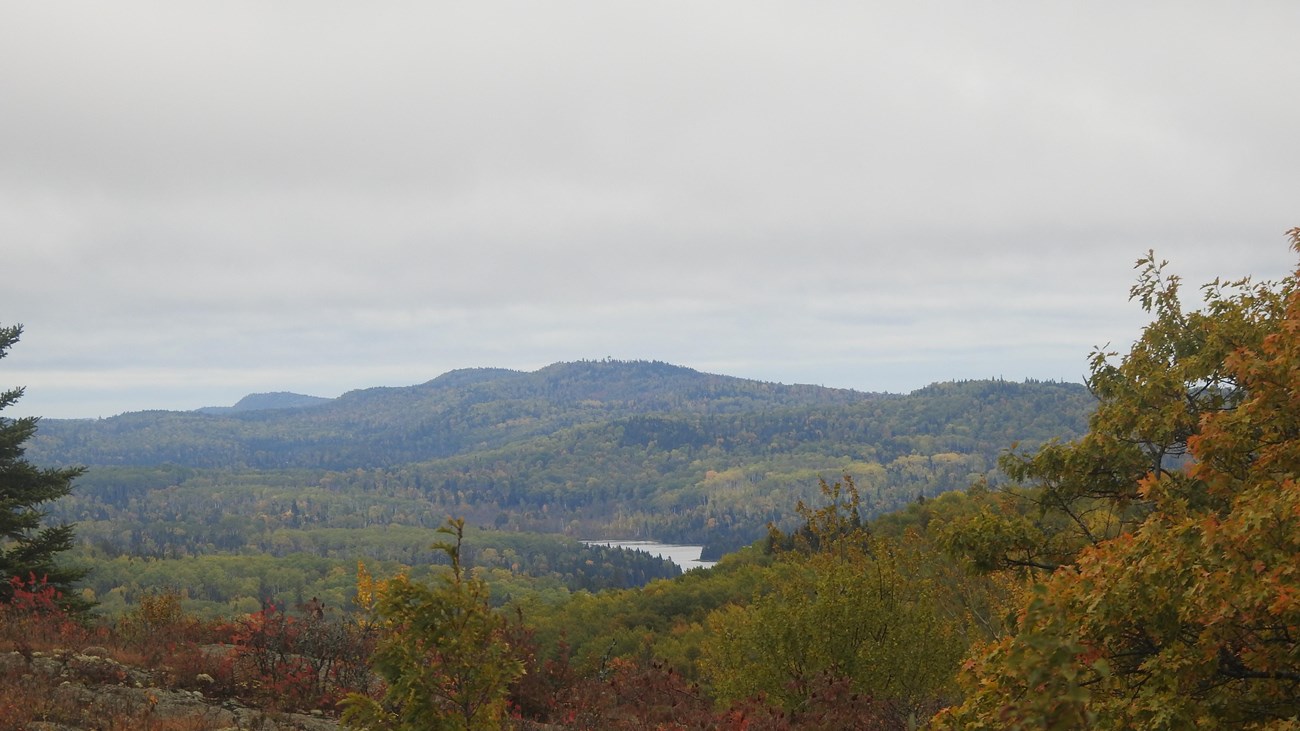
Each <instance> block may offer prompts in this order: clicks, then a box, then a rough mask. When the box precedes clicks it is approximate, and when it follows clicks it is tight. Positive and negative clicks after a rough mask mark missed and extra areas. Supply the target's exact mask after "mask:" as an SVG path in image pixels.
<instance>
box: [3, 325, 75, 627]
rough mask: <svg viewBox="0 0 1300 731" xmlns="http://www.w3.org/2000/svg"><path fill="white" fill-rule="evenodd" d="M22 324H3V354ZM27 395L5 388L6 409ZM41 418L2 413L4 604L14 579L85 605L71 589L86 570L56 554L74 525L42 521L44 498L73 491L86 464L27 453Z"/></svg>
mask: <svg viewBox="0 0 1300 731" xmlns="http://www.w3.org/2000/svg"><path fill="white" fill-rule="evenodd" d="M22 331H23V329H22V326H21V325H13V326H9V327H0V358H4V356H5V354H6V353H7V352H8V350H9V348H11V347H12V346H13V344H14V343H16V342H18V338H19V336H20V335H22ZM22 395H23V389H22V388H12V389H9V390H7V391H0V411H3V410H4V409H6V408H8V407H10V406H12V405H13V404H14V403H15V402H17V401H18V399H19V398H21V397H22ZM37 421H38V419H37V417H34V416H27V417H22V418H17V419H10V418H6V417H0V603H8V602H9V601H10V600H11V599H12V598H13V589H14V586H13V583H12V582H13V580H14V579H15V578H16V579H17V580H18V581H20V582H25V583H26V582H33V583H44V584H47V585H50V586H53V587H55V589H57V590H58V591H59V592H60V594H61V595H62V597H63V598H62V600H61V603H62V604H64V605H65V606H69V607H74V608H85V606H84V603H83V602H81V601H79V600H78V599H77V598H75V597H74V596H73V595H72V594H71V592H70V589H71V587H72V583H73V582H75V581H77V580H78V579H80V578H81V577H82V576H83V575H84V574H85V571H82V570H80V569H76V568H71V567H68V566H66V565H62V564H60V563H58V562H57V561H56V556H57V555H58V554H59V553H61V552H63V551H66V550H68V549H69V548H70V547H71V546H72V531H73V527H72V526H71V525H50V526H42V525H41V520H42V519H43V518H44V517H45V513H44V512H43V511H42V510H41V509H40V506H41V505H42V504H43V503H46V502H49V501H51V500H56V499H58V498H60V497H63V496H64V495H67V494H68V493H69V492H70V491H71V490H72V480H73V479H74V478H75V477H76V476H77V475H79V474H81V472H82V470H81V469H80V468H65V469H41V468H38V467H36V466H34V465H32V464H31V463H30V462H28V461H27V460H26V459H25V458H24V457H23V454H24V451H25V450H24V447H23V445H24V444H25V443H26V442H27V440H28V439H30V438H31V437H32V435H33V434H34V433H36V423H37Z"/></svg>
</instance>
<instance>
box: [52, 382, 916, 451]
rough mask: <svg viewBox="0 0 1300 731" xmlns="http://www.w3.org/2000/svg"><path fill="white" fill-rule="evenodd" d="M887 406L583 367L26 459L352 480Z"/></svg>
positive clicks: (157, 429) (771, 387) (91, 430)
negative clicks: (558, 445)
mask: <svg viewBox="0 0 1300 731" xmlns="http://www.w3.org/2000/svg"><path fill="white" fill-rule="evenodd" d="M880 398H890V397H889V396H886V395H883V394H869V393H862V392H858V391H851V390H847V389H832V388H823V387H820V386H798V385H796V386H787V385H782V384H777V383H766V382H762V381H753V380H747V379H742V378H734V377H730V376H720V375H712V374H706V373H701V372H699V371H696V370H693V369H690V368H684V367H681V366H674V365H669V364H667V363H660V362H649V361H580V362H576V363H556V364H554V365H550V366H547V367H545V368H542V369H540V370H537V371H534V372H531V373H525V372H520V371H511V370H505V369H488V368H483V369H468V370H456V371H451V372H449V373H446V374H443V375H441V376H439V377H437V378H435V379H433V380H431V381H428V382H427V383H423V384H420V385H416V386H407V387H401V388H393V387H384V388H369V389H363V390H358V391H350V392H348V393H345V394H343V395H342V396H340V397H338V398H336V399H319V400H317V399H313V398H312V397H309V396H300V395H297V394H260V395H255V396H250V397H248V398H246V399H244V400H243V401H241V402H240V404H238V405H236V406H235V407H231V408H229V409H220V408H216V409H212V408H207V409H200V410H199V411H186V412H176V411H143V412H132V413H127V414H121V415H119V416H114V417H111V418H108V419H100V420H60V419H47V420H43V421H42V422H41V427H40V430H39V432H38V434H37V436H36V438H34V439H33V440H32V442H31V446H30V448H29V452H28V454H29V456H30V457H31V458H33V459H36V460H38V461H40V462H42V463H55V464H84V465H159V464H177V465H185V466H190V467H241V468H270V467H327V468H332V469H347V468H354V467H377V466H392V465H397V464H404V463H409V462H416V461H422V460H428V459H434V458H439V457H449V456H452V455H456V454H461V453H465V452H471V451H477V450H483V449H492V448H498V447H503V446H505V445H507V444H510V443H512V442H516V441H519V440H521V439H526V438H529V437H535V436H539V435H544V434H552V433H554V432H556V431H557V430H559V429H564V428H569V427H574V426H578V425H580V424H593V423H601V422H609V421H612V420H615V419H620V418H627V417H630V416H634V415H637V414H651V413H672V414H677V415H693V416H705V415H721V414H739V413H752V412H763V411H768V410H772V409H779V408H791V407H812V406H823V407H828V406H844V405H849V404H854V403H861V402H863V401H868V400H872V399H880ZM307 399H310V401H309V402H308V401H305V400H307ZM245 402H248V403H245ZM301 406H311V408H297V407H301Z"/></svg>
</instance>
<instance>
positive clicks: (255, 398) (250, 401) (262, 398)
mask: <svg viewBox="0 0 1300 731" xmlns="http://www.w3.org/2000/svg"><path fill="white" fill-rule="evenodd" d="M330 401H331V399H327V398H321V397H320V396H307V395H304V394H301V393H291V392H289V391H276V392H274V393H250V394H248V395H247V396H245V397H243V398H241V399H240V400H239V401H237V402H236V403H235V405H234V406H204V407H203V408H201V409H196V411H198V412H199V413H203V414H228V413H230V412H232V411H265V410H267V409H300V408H306V407H308V406H319V405H321V404H325V403H329V402H330Z"/></svg>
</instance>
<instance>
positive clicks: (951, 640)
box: [701, 477, 964, 728]
mask: <svg viewBox="0 0 1300 731" xmlns="http://www.w3.org/2000/svg"><path fill="white" fill-rule="evenodd" d="M821 488H822V492H823V496H824V498H825V499H826V501H827V504H826V505H825V506H824V507H822V508H818V509H810V508H809V507H807V506H805V505H804V504H803V503H802V502H801V503H800V504H799V507H798V510H799V512H800V514H801V515H802V516H803V518H804V521H803V526H802V527H801V528H799V529H798V530H797V531H795V532H794V533H792V534H790V535H786V534H783V533H781V532H780V531H777V530H775V529H772V538H771V541H770V544H771V545H772V546H773V548H774V550H776V552H777V554H778V560H777V561H776V563H775V564H774V566H773V569H772V575H771V581H772V584H773V585H772V588H771V590H770V591H768V592H766V593H763V594H760V595H759V596H756V597H755V598H754V599H753V600H752V601H751V602H750V603H748V604H745V605H730V606H727V607H724V608H722V609H720V610H718V611H715V612H714V613H713V614H711V615H710V617H709V618H708V623H707V626H708V628H709V636H708V639H707V641H706V643H705V646H704V648H703V658H702V659H701V666H702V669H703V671H704V674H705V676H706V678H707V679H708V680H709V682H710V683H711V685H712V688H713V690H714V692H715V693H716V694H717V695H718V696H719V698H720V699H722V700H724V701H731V702H737V701H741V700H743V699H746V698H751V697H758V696H762V697H764V698H766V699H768V700H769V701H771V702H774V703H776V704H778V705H780V706H781V707H782V708H784V709H785V710H786V711H788V712H791V713H793V714H795V715H796V716H799V715H803V714H806V713H808V712H810V711H814V710H816V708H817V704H818V695H819V693H820V692H823V691H825V689H827V688H828V687H832V686H834V685H835V684H836V683H843V684H844V685H845V686H846V687H848V688H850V689H851V691H852V692H853V693H857V694H861V695H863V696H865V697H868V698H872V699H874V700H875V701H877V703H876V706H875V708H876V713H877V715H878V716H880V718H877V720H880V721H882V722H883V721H887V720H890V719H892V720H894V721H896V722H895V723H892V724H891V723H885V724H884V725H883V726H882V727H887V728H903V727H905V726H906V724H907V720H908V719H909V718H910V719H912V720H913V722H914V721H915V720H916V719H918V718H919V719H924V718H926V717H928V715H929V714H930V713H933V711H934V710H935V709H936V708H937V705H938V703H939V702H940V701H941V700H942V699H944V698H946V697H947V696H946V694H947V692H948V691H949V690H950V689H951V683H952V678H953V674H954V671H955V668H956V665H957V661H958V659H959V658H960V656H961V653H962V652H963V650H964V643H963V642H962V640H961V638H960V636H959V633H958V631H957V628H956V627H955V625H954V624H953V623H951V622H949V621H948V620H947V618H945V617H944V616H943V614H942V613H941V611H940V609H939V605H940V602H939V601H938V600H937V598H936V595H935V587H934V585H933V583H932V581H931V580H930V579H929V577H927V576H926V575H925V573H924V572H923V571H920V570H918V566H917V564H916V561H915V559H916V555H915V554H914V553H912V552H910V551H908V550H907V549H906V547H905V546H902V545H897V544H893V543H890V542H887V541H884V540H881V539H879V538H876V537H874V536H872V535H871V534H870V532H869V531H868V530H867V529H866V527H865V526H864V525H863V523H862V521H861V518H860V513H859V504H858V494H857V490H856V487H855V486H854V484H853V481H852V479H851V478H847V477H846V478H845V480H844V481H843V482H836V483H834V484H827V483H826V482H825V481H822V483H821ZM883 716H888V717H889V718H888V719H885V718H883Z"/></svg>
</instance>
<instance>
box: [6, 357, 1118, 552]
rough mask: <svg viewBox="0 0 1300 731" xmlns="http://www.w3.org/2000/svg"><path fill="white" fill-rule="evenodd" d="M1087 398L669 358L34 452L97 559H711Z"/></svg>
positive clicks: (175, 424)
mask: <svg viewBox="0 0 1300 731" xmlns="http://www.w3.org/2000/svg"><path fill="white" fill-rule="evenodd" d="M1092 403H1093V400H1092V398H1091V396H1090V394H1089V393H1088V391H1087V390H1086V389H1085V388H1084V387H1083V386H1081V385H1077V384H1062V383H1038V382H1030V383H1008V382H1004V381H969V382H962V383H942V384H935V385H932V386H929V387H926V388H923V389H920V390H918V391H916V392H914V393H912V394H909V395H905V396H904V395H888V394H868V393H861V392H856V391H849V390H842V389H828V388H821V387H816V386H787V385H781V384H774V383H763V382H758V381H750V380H744V379H739V378H730V377H726V376H718V375H709V374H704V373H699V372H697V371H694V370H691V369H688V368H681V367H677V366H671V365H667V364H664V363H647V362H630V363H629V362H614V361H602V362H581V363H565V364H557V365H553V366H549V367H547V368H543V369H541V370H539V371H536V372H533V373H521V372H517V371H507V370H499V369H497V370H491V369H476V370H466V371H454V372H451V373H448V374H446V375H444V376H441V377H439V378H436V379H434V380H432V381H430V382H428V383H425V384H421V385H418V386H411V387H408V388H377V389H367V390H362V391H354V392H351V393H348V394H345V395H343V396H341V397H339V398H338V399H334V400H332V401H330V402H328V403H324V404H319V405H315V406H310V407H307V408H291V409H267V410H255V411H232V412H228V413H218V414H212V413H195V412H157V411H155V412H139V413H131V414H124V415H122V416H118V417H113V418H111V419H103V420H96V421H59V420H50V421H46V422H42V429H41V433H40V435H39V436H38V438H37V439H35V440H33V448H32V455H33V458H34V459H39V460H40V461H41V462H43V463H47V464H50V463H52V464H85V465H89V466H90V470H89V472H88V473H87V474H86V475H85V476H84V477H83V478H82V479H81V481H80V482H79V485H78V490H77V491H76V493H75V494H74V495H73V496H71V497H70V498H68V499H66V500H64V501H62V502H60V503H59V505H58V506H57V507H56V513H57V517H59V518H60V519H63V520H68V521H76V522H78V523H79V524H80V528H79V533H80V534H81V535H82V536H84V537H85V538H86V540H88V541H97V542H98V543H99V544H100V545H101V546H102V547H103V548H104V550H105V551H108V552H109V553H112V552H115V551H121V552H130V553H137V554H144V555H158V556H164V555H165V556H174V555H188V554H203V553H213V552H229V551H242V550H256V551H259V552H273V553H282V554H283V553H288V552H292V551H294V550H305V551H308V552H317V551H318V549H319V547H318V546H317V545H316V543H315V542H314V540H312V539H309V538H307V537H304V534H305V533H310V532H312V531H317V530H321V529H342V530H357V531H366V530H374V529H378V528H383V527H386V526H410V527H418V528H430V529H431V528H433V527H436V526H438V525H440V524H441V523H442V522H443V521H444V520H445V519H446V517H447V516H448V515H455V516H463V517H465V518H466V519H468V520H469V521H470V523H471V525H477V526H487V527H495V528H499V529H504V530H510V531H538V532H549V533H564V534H567V535H571V536H577V537H595V536H603V537H611V536H612V537H620V538H653V539H658V540H665V541H675V542H684V543H699V544H706V545H708V546H709V555H710V556H711V557H716V556H717V555H719V554H720V553H722V552H724V551H727V550H731V549H734V548H737V547H739V546H742V545H747V544H748V543H750V542H752V541H754V540H756V539H757V538H758V537H760V536H761V535H763V532H764V530H765V526H766V525H767V524H768V523H769V522H776V523H781V522H782V521H786V520H789V518H790V516H791V515H792V509H793V506H794V505H795V503H796V502H798V501H799V500H801V499H809V498H812V497H815V490H816V486H817V481H818V478H819V477H828V478H831V479H834V478H836V477H838V476H840V475H843V474H851V475H853V476H854V478H855V479H856V480H857V482H858V485H859V486H860V487H861V489H862V492H863V504H864V508H865V509H866V510H867V511H868V512H869V514H871V515H875V514H879V513H882V512H887V511H890V510H896V509H898V508H900V507H903V506H905V505H907V504H909V503H911V502H913V501H915V500H917V499H920V498H927V497H933V496H935V495H938V494H939V493H942V492H944V491H948V490H960V489H964V488H965V487H967V486H968V485H970V484H971V483H972V482H979V481H983V480H991V481H996V480H997V479H998V474H997V472H996V462H997V458H998V456H999V455H1000V454H1001V453H1002V452H1003V451H1004V450H1006V449H1007V448H1009V447H1010V446H1011V445H1013V444H1015V443H1017V442H1019V443H1021V444H1022V446H1025V447H1032V446H1035V445H1037V444H1041V443H1043V442H1045V441H1047V440H1050V439H1057V438H1059V439H1066V440H1068V439H1070V438H1073V437H1075V436H1077V435H1079V434H1082V433H1083V430H1084V429H1085V428H1086V417H1087V414H1088V413H1089V411H1090V409H1091V408H1092Z"/></svg>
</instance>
